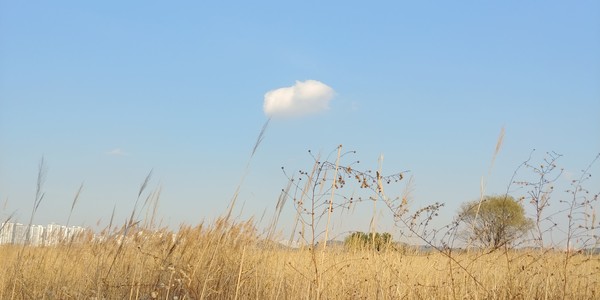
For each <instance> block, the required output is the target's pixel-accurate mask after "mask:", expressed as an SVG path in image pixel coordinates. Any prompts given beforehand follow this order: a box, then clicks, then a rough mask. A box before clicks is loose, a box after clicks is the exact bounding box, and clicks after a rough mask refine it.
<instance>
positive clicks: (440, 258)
mask: <svg viewBox="0 0 600 300" xmlns="http://www.w3.org/2000/svg"><path fill="white" fill-rule="evenodd" d="M105 236H106V237H107V238H106V239H97V238H96V239H92V238H91V237H87V238H85V237H83V238H82V239H81V241H78V242H72V243H64V244H63V245H59V246H48V247H32V246H18V245H12V246H8V245H5V246H2V247H0V261H2V266H3V268H2V269H0V299H597V298H598V297H600V295H599V293H600V257H599V256H597V255H596V256H594V255H589V254H582V253H571V254H568V253H564V252H548V251H547V252H536V251H494V252H491V253H480V252H471V253H446V254H444V253H440V252H429V253H414V252H406V251H397V250H387V251H372V250H348V249H344V248H343V247H340V246H332V247H329V248H326V249H321V248H316V249H310V248H306V249H288V248H285V247H282V246H280V245H277V244H275V243H268V242H265V241H264V240H262V239H261V238H259V236H258V235H257V234H256V230H255V228H254V226H253V224H252V223H251V222H238V223H232V222H226V221H225V220H224V219H221V220H217V221H216V222H215V223H214V224H204V225H200V226H197V227H193V228H192V227H182V228H181V229H180V231H179V232H178V234H177V235H173V234H172V233H171V232H168V231H166V230H162V231H161V230H155V231H153V232H150V231H144V230H142V229H140V228H137V229H136V228H129V230H128V232H127V235H126V236H125V238H123V231H118V230H115V231H113V232H111V233H105ZM119 241H122V242H119ZM313 250H314V251H313ZM450 258H452V259H450ZM459 264H460V265H459ZM461 266H462V267H461Z"/></svg>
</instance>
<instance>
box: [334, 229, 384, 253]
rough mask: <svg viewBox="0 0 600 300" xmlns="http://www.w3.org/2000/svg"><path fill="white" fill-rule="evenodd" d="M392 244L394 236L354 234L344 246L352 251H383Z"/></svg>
mask: <svg viewBox="0 0 600 300" xmlns="http://www.w3.org/2000/svg"><path fill="white" fill-rule="evenodd" d="M391 243H392V235H391V234H389V233H387V232H384V233H364V232H353V233H352V234H350V235H349V236H347V237H346V239H345V240H344V245H345V246H346V247H347V248H350V249H374V250H377V251H380V250H383V249H385V248H386V247H388V246H389V245H390V244H391Z"/></svg>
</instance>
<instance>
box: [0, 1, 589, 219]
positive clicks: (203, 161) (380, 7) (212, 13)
mask: <svg viewBox="0 0 600 300" xmlns="http://www.w3.org/2000/svg"><path fill="white" fill-rule="evenodd" d="M202 2H206V1H202ZM598 53H600V4H599V3H598V2H595V1H576V2H564V1H546V2H543V3H540V2H531V3H523V2H522V1H503V2H501V3H480V2H478V1H461V2H452V3H416V2H400V1H389V2H372V3H366V2H356V3H352V2H348V1H343V2H342V1H339V2H334V1H330V2H328V3H322V2H317V1H314V2H313V1H304V2H294V3H283V1H274V2H263V1H254V2H251V3H244V2H230V1H228V2H218V3H217V2H215V3H213V4H211V3H196V2H178V3H165V2H158V1H156V2H155V1H144V2H122V1H114V2H113V1H102V2H101V3H87V2H86V3H84V2H80V1H72V2H67V1H52V2H38V3H27V2H11V3H9V2H7V1H2V2H0V149H1V150H0V200H1V201H2V204H3V210H2V217H6V216H8V215H10V214H11V213H13V212H16V214H15V216H16V217H17V218H18V219H19V220H21V221H27V219H28V216H29V214H30V212H31V207H32V205H33V198H34V194H35V180H36V172H37V164H38V162H39V160H40V158H41V157H42V156H44V158H45V160H46V162H47V168H48V172H47V180H46V183H45V186H44V187H45V188H44V191H45V192H46V196H45V198H44V201H43V202H42V204H41V206H40V210H39V212H38V214H37V215H36V219H35V222H36V223H41V224H44V223H49V222H57V223H64V222H65V221H66V219H67V216H68V212H69V208H70V205H71V201H72V198H73V195H74V193H75V192H76V190H77V188H78V186H79V184H80V183H81V182H85V187H84V191H83V193H82V195H81V199H80V202H79V203H78V206H77V207H76V209H75V212H74V215H73V217H72V223H76V224H79V225H85V226H96V223H97V222H98V221H100V224H106V223H107V222H108V219H109V218H110V214H111V212H112V210H113V207H116V210H117V217H118V218H120V220H124V218H125V217H126V216H127V215H128V214H129V212H130V211H131V209H132V208H133V203H134V202H135V197H136V194H137V190H138V188H139V186H140V184H141V182H142V181H143V179H144V177H145V176H146V174H147V173H148V172H149V170H151V169H153V170H154V173H153V178H152V181H151V185H150V187H152V188H155V187H157V186H159V185H160V186H162V189H163V192H162V195H161V200H160V211H159V213H160V216H161V217H163V218H164V221H165V223H166V224H169V225H170V226H177V224H180V223H188V224H195V223H198V222H200V221H202V220H212V219H214V218H215V217H216V216H218V215H220V214H221V213H222V212H223V211H224V210H225V209H226V207H227V204H228V203H229V199H230V198H231V196H232V194H233V192H234V191H235V188H236V186H237V184H238V183H239V182H240V178H241V177H242V175H243V174H244V168H245V166H246V163H247V162H248V158H249V155H250V152H251V150H252V147H253V145H254V142H255V139H256V137H257V135H258V133H259V131H260V129H261V127H262V125H263V124H264V122H265V121H266V119H267V117H266V116H265V113H264V112H263V100H264V96H265V93H267V92H268V91H271V90H274V89H278V88H282V87H288V86H292V85H294V84H295V82H296V81H305V80H318V81H320V82H322V83H324V84H326V85H327V86H329V87H331V88H332V89H333V90H334V91H335V97H334V98H333V99H332V100H331V101H330V102H329V109H327V110H325V111H323V112H321V113H317V114H312V115H307V116H304V117H296V118H275V119H273V120H272V121H271V123H270V124H269V127H268V130H267V132H266V135H265V139H264V141H263V143H262V144H261V146H260V148H259V150H258V152H257V154H256V156H255V157H254V158H253V159H252V161H251V162H250V169H249V173H248V176H247V178H246V181H245V182H244V185H243V186H242V189H241V194H240V202H241V203H244V209H243V212H242V216H243V217H250V216H256V217H257V218H259V217H260V216H261V215H262V213H263V212H264V211H265V210H266V211H267V214H269V213H270V212H272V211H273V209H274V206H275V203H276V201H277V197H278V195H279V191H280V190H281V188H283V187H284V186H285V184H286V182H287V179H286V178H285V176H283V174H282V173H281V169H280V167H281V166H285V167H286V168H287V169H288V170H297V169H309V168H310V163H311V161H310V156H308V154H307V150H308V149H311V150H313V151H322V152H323V153H329V152H330V151H332V150H334V149H335V147H336V146H337V145H338V144H343V145H344V149H347V150H356V151H357V152H358V153H357V154H356V156H355V157H356V159H358V160H360V161H361V166H362V167H363V168H365V169H376V168H377V158H378V157H379V155H380V154H384V157H385V159H384V166H383V169H384V172H385V173H391V172H395V171H401V170H410V171H411V172H410V175H412V176H414V181H415V192H414V195H413V196H414V202H413V207H414V208H418V207H420V206H423V205H426V204H428V203H431V202H434V201H441V202H445V203H446V204H447V207H446V208H444V211H443V214H442V216H441V217H440V219H439V222H440V224H444V223H445V222H448V221H449V220H450V219H451V218H452V216H453V215H454V213H455V212H456V209H457V207H458V206H459V205H460V203H462V202H463V201H468V200H473V199H475V198H477V197H478V196H479V186H480V180H481V176H484V175H485V176H486V181H487V182H488V187H487V193H490V194H494V193H502V192H504V190H505V189H506V186H507V184H508V183H509V182H510V176H511V175H512V173H513V171H514V170H515V168H516V167H517V166H518V165H519V164H520V163H521V162H522V161H523V160H525V159H526V158H527V157H528V156H529V153H530V151H531V149H534V148H535V149H537V151H536V155H535V156H534V157H535V158H536V159H541V158H542V157H543V153H544V152H545V151H556V152H558V153H561V154H563V155H564V156H563V158H561V160H560V162H561V164H562V166H563V167H565V169H566V170H567V171H569V172H571V173H573V174H577V172H578V171H579V170H580V169H582V168H584V167H585V166H587V164H588V163H589V162H590V161H591V160H592V159H593V158H594V157H595V155H596V154H597V153H598V152H600V55H599V54H598ZM502 127H504V128H505V130H506V136H505V139H504V144H503V148H502V150H501V152H500V154H499V156H498V158H497V160H496V164H495V166H494V169H493V171H492V173H491V176H489V177H488V176H487V174H488V168H489V165H490V161H491V157H492V154H493V152H494V148H495V146H496V140H497V138H498V134H499V133H500V130H501V128H502ZM599 165H600V164H596V165H595V166H594V169H593V170H592V171H595V173H593V174H597V175H596V176H600V172H599V171H600V166H599ZM589 184H590V185H591V186H592V187H595V189H596V190H598V189H599V188H598V187H600V181H599V180H598V177H593V179H592V181H590V182H589ZM516 196H517V195H516ZM371 213H372V211H371V208H366V209H365V210H364V211H362V210H357V211H356V212H355V215H354V216H351V217H348V220H349V222H347V223H348V224H346V225H339V226H340V230H342V229H348V230H367V229H368V220H369V218H370V216H371ZM286 214H287V215H286V216H292V215H293V208H292V207H291V206H288V207H287V208H286ZM382 216H384V218H385V216H386V215H385V212H382ZM388 217H389V215H388ZM290 218H291V217H290ZM290 218H287V219H285V218H284V221H282V224H281V225H282V227H283V228H285V227H286V226H288V227H289V223H290V221H289V219H290ZM101 226H102V225H101ZM381 226H383V228H382V230H387V229H388V228H386V227H385V225H383V224H382V225H381Z"/></svg>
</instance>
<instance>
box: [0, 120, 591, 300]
mask: <svg viewBox="0 0 600 300" xmlns="http://www.w3.org/2000/svg"><path fill="white" fill-rule="evenodd" d="M263 133H264V128H263V131H262V132H261V135H260V136H259V139H258V142H257V144H256V146H255V147H254V149H253V151H252V154H254V152H255V151H256V148H257V147H258V144H259V143H260V141H261V140H262V135H263ZM501 140H502V135H501V138H500V139H499V143H498V146H497V147H496V153H497V152H498V150H499V147H500V144H501ZM353 154H354V152H346V153H344V152H343V151H342V147H341V146H339V147H338V148H336V150H335V151H333V152H332V154H331V155H330V156H325V157H321V156H320V155H313V154H312V153H311V155H312V157H313V158H314V164H313V165H312V167H311V168H310V170H309V171H299V172H294V173H293V175H291V174H290V173H287V171H286V170H285V169H284V174H285V175H286V176H287V177H288V178H289V184H288V185H287V187H284V188H283V189H282V193H281V197H280V198H279V201H278V202H277V203H276V211H275V214H274V216H273V219H272V222H271V225H270V226H269V227H268V228H266V229H265V228H258V227H257V225H256V222H255V221H254V220H252V219H250V220H239V219H236V218H235V217H232V215H233V214H232V212H233V211H234V209H235V202H236V199H237V196H238V193H237V191H236V192H235V193H234V196H233V197H232V200H231V204H230V207H229V209H228V211H226V212H225V213H224V214H223V216H222V217H221V218H218V219H217V220H215V221H214V222H210V223H201V224H198V225H194V226H190V225H181V226H180V228H179V229H178V230H176V231H172V230H169V229H167V228H162V227H160V226H159V225H157V224H156V222H155V220H156V215H155V214H156V203H157V202H158V198H159V195H160V193H159V191H151V192H148V191H147V187H148V182H149V179H150V176H151V174H149V175H148V177H147V178H146V179H145V180H144V181H143V183H142V185H141V188H140V191H139V194H138V199H137V200H136V202H135V206H134V207H135V208H134V209H133V211H132V212H131V215H130V217H128V219H127V220H126V221H125V222H124V223H122V224H123V225H119V226H116V225H114V224H116V222H113V219H112V218H111V222H110V225H109V226H108V227H107V228H106V229H105V230H104V231H103V232H101V233H96V234H91V233H89V234H83V235H80V236H77V237H72V238H70V239H65V240H64V241H63V242H62V243H60V244H58V245H52V246H44V247H34V246H29V245H27V244H24V245H2V246H0V261H1V262H2V266H3V267H2V268H1V269H0V299H598V298H600V255H598V253H597V252H596V251H593V250H595V249H596V248H598V245H599V244H598V224H597V223H598V221H597V220H596V217H595V209H596V207H597V202H598V193H597V192H596V193H594V192H590V191H588V190H587V189H586V188H585V187H584V186H585V182H586V180H587V179H588V178H589V177H590V175H589V173H588V170H589V167H588V168H587V169H585V170H583V172H582V174H581V177H579V179H575V180H573V181H572V182H571V189H569V190H568V191H567V192H566V196H561V197H562V198H560V199H561V200H560V201H557V202H556V203H555V204H556V206H557V207H558V208H557V209H555V210H552V211H550V210H549V209H548V206H549V203H551V202H550V200H549V199H550V198H551V197H550V196H554V195H555V194H553V193H554V191H553V183H554V182H555V181H556V180H558V178H559V175H560V172H562V171H561V169H560V168H558V167H557V166H556V162H557V160H558V158H559V157H560V156H558V155H556V154H554V153H549V154H548V155H549V157H547V158H545V159H544V163H542V164H538V163H532V159H531V157H530V158H529V159H528V160H526V161H525V162H524V163H523V164H522V165H521V167H522V168H523V169H525V170H532V171H533V172H532V173H533V174H534V178H535V179H536V180H523V181H518V180H516V179H514V178H513V179H511V183H510V185H516V186H519V187H521V194H522V195H523V196H521V197H520V198H518V199H516V198H510V201H509V202H510V205H511V207H512V208H511V210H510V211H513V212H514V211H516V212H518V213H517V215H516V217H517V218H522V217H523V214H525V213H527V214H528V215H529V217H528V219H527V220H523V219H517V225H519V226H518V230H517V232H518V234H516V233H515V231H514V230H512V231H511V230H509V231H506V230H505V229H506V228H505V227H506V226H504V225H502V224H508V225H507V226H509V227H510V226H513V225H514V224H515V223H511V222H512V221H514V219H511V217H507V216H512V214H508V213H507V211H506V210H502V209H501V210H500V211H501V212H502V213H503V214H502V216H503V219H502V223H501V224H500V225H501V226H500V228H501V229H502V228H504V229H502V230H505V231H502V230H496V229H497V226H498V223H497V222H494V220H497V219H498V218H496V217H491V216H493V214H490V213H489V212H490V211H493V210H492V208H494V207H498V203H505V202H506V199H508V198H507V197H508V192H507V195H506V196H505V197H487V196H484V191H485V185H483V184H482V191H481V194H482V196H481V199H479V201H474V202H469V203H468V204H465V206H463V211H462V212H461V213H459V214H458V215H457V216H456V217H455V219H454V221H453V222H452V223H451V224H448V225H447V226H444V227H442V228H433V226H432V224H433V223H432V220H434V219H435V218H436V217H437V216H438V214H439V213H440V209H441V208H442V207H443V205H444V204H443V203H432V204H425V205H423V206H421V207H414V203H412V199H411V185H410V179H408V182H407V184H406V185H405V188H404V189H403V191H402V192H400V193H399V194H398V195H394V196H390V195H389V192H390V191H393V190H394V189H392V188H390V185H394V184H397V183H400V182H405V181H406V178H405V175H406V174H407V172H406V171H403V172H398V173H395V174H393V175H389V176H384V175H382V174H381V165H380V166H379V169H378V170H376V171H373V172H372V171H369V170H360V169H359V168H358V161H351V162H350V163H344V160H345V159H346V158H347V157H350V156H352V155H353ZM597 158H598V157H596V159H597ZM382 161H383V157H381V159H380V163H381V162H382ZM594 161H595V160H594ZM592 163H593V162H592ZM492 165H493V160H492ZM540 166H541V167H540ZM521 167H520V168H521ZM490 169H491V168H490ZM516 173H517V172H515V174H516ZM44 175H45V174H44V166H43V162H42V163H41V164H40V172H39V176H38V178H39V179H38V185H37V189H38V190H37V193H36V198H35V201H34V208H33V212H32V216H31V219H32V220H33V218H34V216H35V213H36V210H37V207H38V206H39V203H40V201H42V198H43V192H42V189H43V177H44ZM244 176H245V175H244ZM242 182H243V178H242ZM482 182H483V180H482ZM352 185H354V187H353V188H352V190H353V191H355V190H362V191H364V193H362V194H361V193H354V192H352V193H346V192H345V189H348V187H349V186H352ZM508 190H511V189H510V188H509V189H508ZM80 191H81V188H80V189H79V192H80ZM79 192H78V193H77V196H76V197H75V199H74V201H73V205H72V209H71V212H70V213H69V218H70V217H71V213H73V209H74V208H75V207H76V203H77V201H78V197H79ZM557 197H558V196H557ZM491 199H496V200H494V201H500V200H502V201H501V202H498V203H496V202H488V201H492V200H491ZM498 199H500V200H498ZM290 202H291V203H292V204H293V209H294V211H295V212H296V220H295V223H294V228H293V230H292V235H291V236H290V238H289V240H290V241H298V242H299V245H300V246H299V247H288V246H286V245H283V244H281V243H279V242H276V241H277V240H279V237H280V231H279V230H278V229H277V228H278V227H277V224H278V222H279V216H280V214H281V213H282V211H283V210H284V209H285V207H286V203H290ZM357 205H360V207H361V208H364V207H365V206H367V209H368V210H369V211H370V210H371V208H370V207H369V206H371V205H372V211H373V217H372V219H371V226H370V228H369V232H364V233H363V232H355V233H350V234H349V235H348V236H347V237H346V240H345V243H333V242H332V241H331V238H330V234H331V233H330V227H331V226H330V224H331V223H332V222H333V219H334V218H336V216H338V214H333V212H334V211H336V212H337V211H339V210H342V211H344V210H347V211H353V210H355V207H356V206H357ZM378 205H379V207H378ZM500 207H505V206H503V205H500ZM382 208H383V209H385V210H387V211H389V216H390V217H389V218H390V219H392V220H393V222H394V224H396V225H395V226H396V227H397V229H398V232H400V234H399V236H394V237H392V235H390V234H388V233H379V232H376V228H377V222H378V220H377V216H378V214H376V212H377V211H378V209H382ZM340 216H341V215H340ZM481 220H484V221H486V222H479V221H481ZM511 220H512V221H511ZM559 220H560V223H562V224H563V225H562V226H563V227H561V225H560V224H559ZM488 222H489V223H491V224H492V225H491V227H486V226H489V225H487V224H488ZM522 224H526V226H521V225H522ZM494 226H496V227H494ZM563 229H564V230H563ZM488 230H495V235H494V234H491V235H490V236H493V237H497V234H502V236H501V237H500V238H498V239H495V238H492V239H487V238H484V239H483V240H477V238H478V237H481V236H482V235H481V232H484V233H489V231H488ZM557 231H560V233H561V235H558V236H562V237H563V239H562V240H560V242H557V241H555V240H553V239H552V238H553V237H554V236H555V235H553V234H554V233H556V232H557ZM503 232H504V233H503ZM505 232H510V234H505ZM473 234H475V235H473ZM406 241H410V242H409V243H407V242H406ZM415 241H418V243H419V245H421V246H419V247H415V243H414V242H415ZM488 242H491V243H488ZM561 245H567V246H568V247H564V246H561Z"/></svg>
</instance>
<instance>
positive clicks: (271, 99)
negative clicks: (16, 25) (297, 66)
mask: <svg viewBox="0 0 600 300" xmlns="http://www.w3.org/2000/svg"><path fill="white" fill-rule="evenodd" d="M334 95H335V91H334V90H333V89H332V88H331V87H329V86H327V85H326V84H324V83H322V82H320V81H317V80H306V81H296V84H294V85H293V86H290V87H284V88H279V89H275V90H272V91H269V92H267V93H266V94H265V101H264V104H263V110H264V112H265V115H267V116H269V117H300V116H305V115H310V114H315V113H319V112H322V111H325V110H327V109H328V108H329V101H330V100H331V99H332V98H333V96H334Z"/></svg>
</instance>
